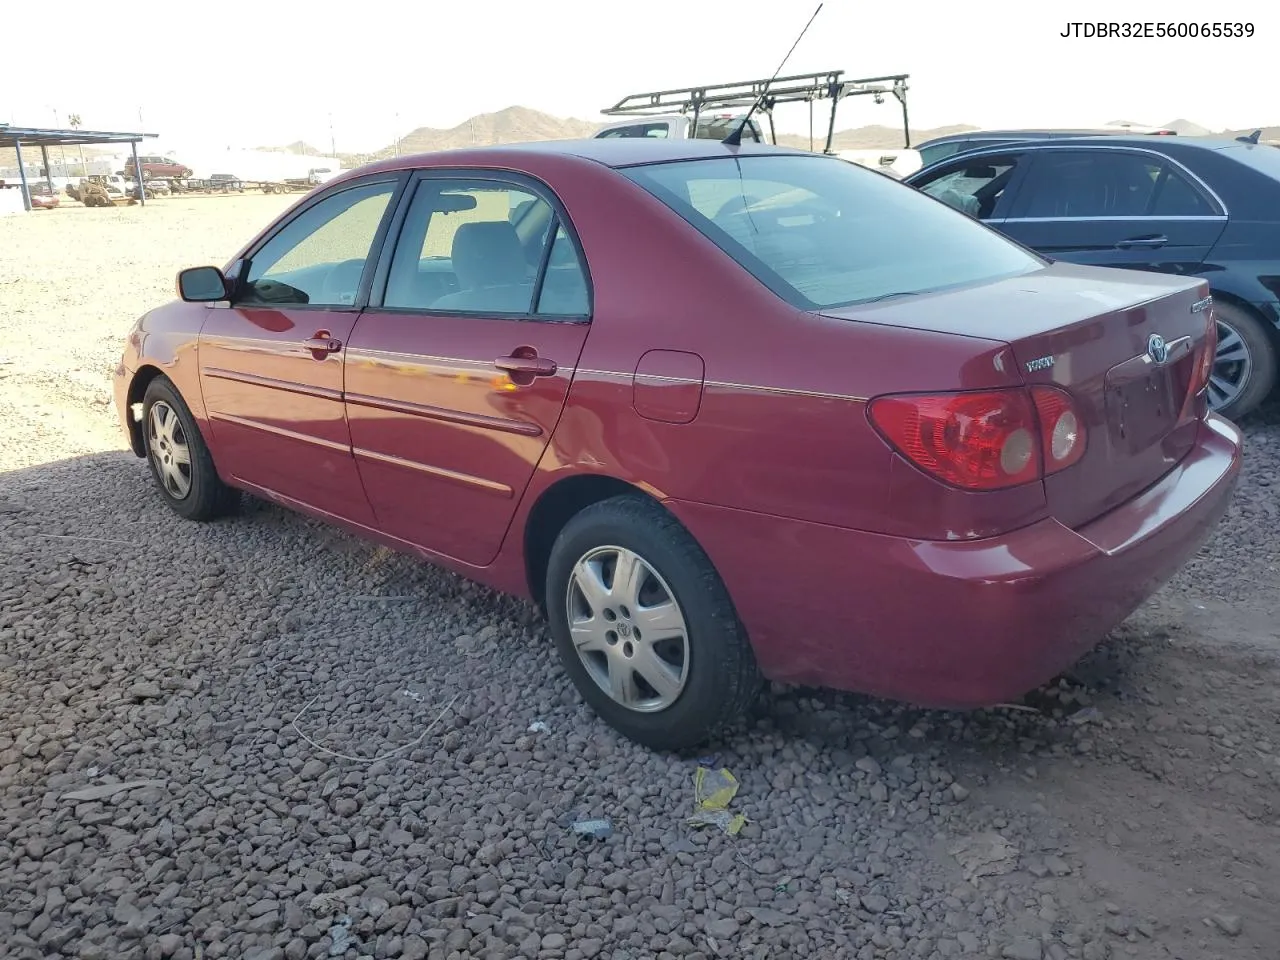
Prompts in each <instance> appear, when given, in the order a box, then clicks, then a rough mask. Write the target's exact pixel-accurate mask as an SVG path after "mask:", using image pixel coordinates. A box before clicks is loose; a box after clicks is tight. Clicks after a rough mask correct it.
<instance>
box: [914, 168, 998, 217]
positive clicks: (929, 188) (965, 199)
mask: <svg viewBox="0 0 1280 960" xmlns="http://www.w3.org/2000/svg"><path fill="white" fill-rule="evenodd" d="M957 162H958V161H957ZM1016 164H1017V160H1016V159H1014V158H1012V157H991V158H988V157H983V158H981V159H975V160H971V161H970V162H969V163H966V164H963V165H962V166H960V167H957V168H955V169H953V170H949V171H948V172H946V173H944V174H943V175H942V176H940V177H938V178H936V179H933V180H930V181H929V182H927V183H925V184H924V185H923V186H921V187H920V190H921V191H923V192H924V193H927V194H928V195H929V196H931V197H933V198H934V199H935V200H941V201H942V202H943V203H945V204H948V205H949V206H952V207H955V208H956V209H957V210H959V211H960V212H961V213H967V214H968V215H969V216H971V217H977V218H978V219H980V220H986V219H988V218H989V217H990V216H991V215H992V214H993V213H994V212H995V208H996V204H997V203H999V202H1000V198H1001V196H1003V195H1004V190H1005V187H1006V186H1008V184H1009V181H1010V180H1012V179H1013V171H1014V167H1015V166H1016Z"/></svg>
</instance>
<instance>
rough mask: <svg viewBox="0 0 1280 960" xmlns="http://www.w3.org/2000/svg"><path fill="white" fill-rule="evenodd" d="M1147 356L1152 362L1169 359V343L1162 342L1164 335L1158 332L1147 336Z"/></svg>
mask: <svg viewBox="0 0 1280 960" xmlns="http://www.w3.org/2000/svg"><path fill="white" fill-rule="evenodd" d="M1147 356H1148V357H1150V358H1151V360H1152V361H1153V362H1154V363H1164V362H1165V361H1166V360H1168V359H1169V345H1168V344H1167V343H1165V342H1164V337H1162V336H1160V334H1158V333H1153V334H1152V335H1151V336H1149V337H1147Z"/></svg>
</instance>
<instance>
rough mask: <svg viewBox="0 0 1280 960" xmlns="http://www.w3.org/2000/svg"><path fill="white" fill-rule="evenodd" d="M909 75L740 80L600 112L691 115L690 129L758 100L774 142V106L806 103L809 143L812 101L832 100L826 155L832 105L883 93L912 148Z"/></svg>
mask: <svg viewBox="0 0 1280 960" xmlns="http://www.w3.org/2000/svg"><path fill="white" fill-rule="evenodd" d="M909 77H910V74H907V73H897V74H890V75H888V76H883V77H864V78H861V79H857V80H846V79H844V71H843V70H827V71H823V72H820V73H798V74H793V75H792V76H788V77H777V78H775V79H774V80H773V81H772V82H770V80H769V79H768V78H766V79H764V80H743V81H739V82H737V83H714V84H707V85H705V86H699V87H680V88H676V89H672V90H657V91H654V92H652V93H633V94H631V95H630V96H626V97H623V98H622V99H621V100H619V101H618V102H617V103H615V104H614V105H613V106H612V107H606V108H605V109H604V110H602V111H600V112H601V113H604V114H606V115H610V116H636V117H645V116H653V115H657V114H661V113H671V112H673V111H675V112H679V113H682V114H683V113H688V112H690V111H691V112H692V113H693V125H694V126H695V127H696V126H697V123H698V117H699V115H700V114H702V113H703V112H704V111H705V110H707V109H708V108H714V107H741V108H744V109H750V107H751V105H752V104H753V103H755V102H756V101H757V100H759V101H760V106H759V107H758V108H757V109H758V110H759V111H760V112H763V113H764V115H765V116H766V117H768V118H769V134H770V136H771V137H772V138H773V142H774V143H775V144H776V143H777V142H778V135H777V131H776V130H775V129H774V126H773V108H774V107H775V106H776V105H777V104H779V103H808V104H809V131H810V132H809V137H810V140H811V141H812V139H813V104H814V102H815V101H817V100H830V101H831V116H830V119H829V121H828V123H827V141H826V146H825V147H824V148H823V153H831V141H832V139H833V138H834V137H835V133H836V107H837V106H838V105H839V103H840V101H841V100H843V99H845V98H846V97H859V96H871V97H875V101H876V103H883V102H884V98H885V96H886V95H889V96H892V97H894V98H895V99H896V100H897V101H898V103H900V104H901V105H902V134H903V139H904V146H906V147H908V148H909V147H910V146H911V129H910V126H909V123H908V119H907V79H908V78H909Z"/></svg>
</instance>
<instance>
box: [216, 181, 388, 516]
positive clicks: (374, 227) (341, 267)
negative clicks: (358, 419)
mask: <svg viewBox="0 0 1280 960" xmlns="http://www.w3.org/2000/svg"><path fill="white" fill-rule="evenodd" d="M398 182H399V180H398V178H397V177H396V176H395V175H384V176H381V177H371V178H365V179H362V180H358V181H355V182H353V183H352V184H350V185H346V184H344V185H343V186H342V187H341V188H339V189H335V190H333V191H332V192H330V193H327V194H324V195H323V196H321V197H318V198H316V199H315V200H314V201H311V202H309V203H308V204H307V205H306V206H304V207H301V208H300V209H299V210H298V211H297V213H296V214H295V215H294V216H292V217H290V218H289V219H288V220H287V221H285V222H284V223H282V224H281V225H280V226H279V228H278V229H277V230H276V231H275V232H274V233H272V234H271V235H269V236H268V237H267V238H266V239H265V240H264V242H263V243H261V244H260V245H259V246H258V247H257V248H256V249H254V250H251V251H250V254H249V257H248V258H246V259H245V260H242V261H241V262H240V265H239V271H238V275H239V279H238V281H237V291H236V295H235V297H234V299H233V300H232V301H231V303H230V305H229V306H222V305H218V306H214V307H210V308H209V316H208V319H207V320H206V321H205V323H204V325H203V327H202V329H201V332H200V385H201V390H202V391H203V394H204V405H205V408H206V409H207V410H208V413H209V417H210V419H211V421H212V429H213V435H214V439H215V442H216V443H217V456H218V462H219V465H220V466H221V468H222V469H223V470H224V471H226V472H227V473H229V474H230V475H231V476H233V477H234V478H236V479H237V480H240V481H243V482H245V483H248V484H250V485H252V486H254V487H258V488H260V489H262V490H265V491H269V492H271V493H275V494H279V495H281V496H284V497H287V498H288V499H290V500H295V501H298V502H300V503H302V504H305V505H306V506H309V507H312V508H314V509H317V510H321V511H323V512H325V513H328V514H331V515H333V516H336V517H340V518H343V519H345V520H350V521H354V522H356V523H360V524H364V525H366V526H369V525H372V522H373V515H372V511H371V509H370V507H369V503H368V500H367V499H366V497H365V494H364V490H363V488H362V487H361V485H360V476H359V473H358V472H357V470H356V465H355V460H354V458H353V457H352V455H351V435H350V433H349V432H348V430H347V423H346V418H345V416H344V411H343V404H342V376H343V361H344V358H345V357H346V351H347V348H348V338H349V337H350V334H351V331H352V329H353V328H354V327H355V322H356V317H358V316H359V311H360V303H359V300H360V291H361V290H362V289H365V288H364V287H362V283H365V282H366V270H368V275H369V276H371V275H372V268H371V265H370V260H371V256H370V255H371V251H374V250H376V249H377V246H378V238H379V237H380V236H381V235H382V234H384V233H385V230H386V225H387V223H389V221H390V214H391V209H392V206H393V204H392V199H393V197H394V196H395V194H396V190H397V186H398Z"/></svg>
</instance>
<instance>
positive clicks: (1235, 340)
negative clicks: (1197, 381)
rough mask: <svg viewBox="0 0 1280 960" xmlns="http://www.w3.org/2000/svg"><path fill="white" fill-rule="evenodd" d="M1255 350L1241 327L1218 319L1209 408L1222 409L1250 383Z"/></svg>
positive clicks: (1210, 372)
mask: <svg viewBox="0 0 1280 960" xmlns="http://www.w3.org/2000/svg"><path fill="white" fill-rule="evenodd" d="M1252 375H1253V354H1252V353H1251V352H1250V351H1249V344H1248V343H1247V342H1246V341H1245V339H1244V337H1242V336H1240V333H1239V331H1238V330H1236V329H1235V328H1234V327H1232V326H1230V325H1229V324H1226V323H1224V322H1223V321H1222V319H1221V318H1219V319H1218V348H1217V350H1216V352H1215V353H1214V355H1213V369H1212V370H1210V371H1209V409H1211V410H1221V409H1222V408H1223V407H1225V406H1227V404H1229V403H1231V402H1232V401H1234V400H1235V399H1236V398H1237V397H1238V396H1240V394H1241V393H1242V392H1243V391H1244V390H1245V388H1246V387H1248V385H1249V378H1250V377H1251V376H1252Z"/></svg>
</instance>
